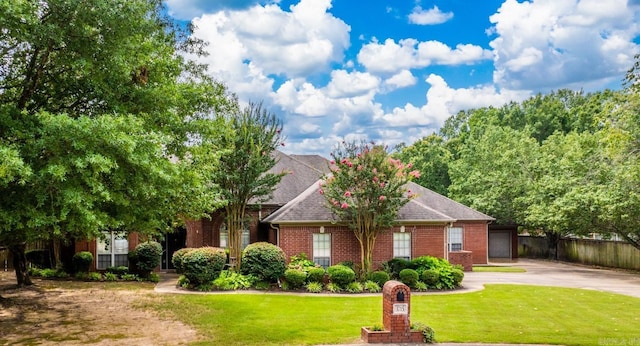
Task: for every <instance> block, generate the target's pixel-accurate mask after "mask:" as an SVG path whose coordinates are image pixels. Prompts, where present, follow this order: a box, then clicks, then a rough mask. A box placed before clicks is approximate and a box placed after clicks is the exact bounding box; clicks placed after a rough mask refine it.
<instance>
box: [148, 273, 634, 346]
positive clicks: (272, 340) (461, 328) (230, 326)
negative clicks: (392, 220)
mask: <svg viewBox="0 0 640 346" xmlns="http://www.w3.org/2000/svg"><path fill="white" fill-rule="evenodd" d="M162 301H163V303H162V304H160V305H158V306H157V308H158V309H161V310H168V311H171V312H173V313H174V314H175V315H176V317H177V318H178V319H179V320H182V321H184V322H186V323H188V324H190V325H192V326H194V327H195V328H196V329H197V330H198V331H199V332H200V333H201V334H202V335H203V336H204V338H205V340H204V341H203V342H202V343H201V344H202V345H208V344H220V345H268V344H271V345H282V344H288V345H303V344H307V345H313V344H322V343H324V344H331V343H352V342H357V341H358V340H359V338H360V327H362V326H372V325H374V324H382V311H381V310H382V300H381V297H380V296H376V297H362V296H357V295H356V296H329V297H324V296H322V297H321V296H317V297H315V296H311V297H310V296H296V295H279V294H214V295H167V296H163V299H162ZM639 312H640V299H637V298H631V297H627V296H622V295H616V294H610V293H603V292H597V291H590V290H579V289H569V288H557V287H542V286H524V285H487V287H486V289H485V290H483V291H479V292H474V293H465V294H449V295H428V294H427V295H413V296H412V297H411V321H412V322H424V323H427V324H428V325H430V326H431V327H433V328H434V329H435V331H436V340H437V341H438V342H482V343H548V344H564V345H602V344H607V343H609V344H610V343H611V342H612V340H615V341H616V342H617V343H618V344H620V342H622V341H625V342H626V343H627V344H629V343H630V342H633V341H635V342H638V341H640V340H639V339H638V338H639V335H638V325H640V313H639Z"/></svg>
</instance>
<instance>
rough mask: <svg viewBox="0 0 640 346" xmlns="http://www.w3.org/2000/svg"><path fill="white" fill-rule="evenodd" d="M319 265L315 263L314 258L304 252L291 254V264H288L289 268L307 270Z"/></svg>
mask: <svg viewBox="0 0 640 346" xmlns="http://www.w3.org/2000/svg"><path fill="white" fill-rule="evenodd" d="M317 266H318V265H317V264H315V263H314V262H313V261H312V260H310V259H309V258H307V254H306V253H304V252H302V253H299V254H297V255H293V256H291V259H290V261H289V265H287V268H288V269H302V270H306V269H308V268H314V267H317Z"/></svg>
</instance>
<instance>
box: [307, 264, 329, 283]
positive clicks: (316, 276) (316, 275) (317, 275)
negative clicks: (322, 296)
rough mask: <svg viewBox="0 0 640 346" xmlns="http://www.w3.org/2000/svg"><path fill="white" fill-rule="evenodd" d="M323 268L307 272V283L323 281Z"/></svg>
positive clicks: (310, 269) (315, 268)
mask: <svg viewBox="0 0 640 346" xmlns="http://www.w3.org/2000/svg"><path fill="white" fill-rule="evenodd" d="M324 274H325V271H324V268H322V267H313V268H309V270H307V281H309V282H320V283H322V282H323V281H324Z"/></svg>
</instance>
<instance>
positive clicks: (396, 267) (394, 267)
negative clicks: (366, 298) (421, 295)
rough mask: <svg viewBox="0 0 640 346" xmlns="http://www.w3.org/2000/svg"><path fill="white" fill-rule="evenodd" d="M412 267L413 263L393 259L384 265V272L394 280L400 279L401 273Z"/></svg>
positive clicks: (402, 259) (401, 259)
mask: <svg viewBox="0 0 640 346" xmlns="http://www.w3.org/2000/svg"><path fill="white" fill-rule="evenodd" d="M410 266H411V262H410V261H407V260H406V259H404V258H392V259H390V260H388V261H387V262H384V263H383V264H382V267H383V268H384V271H386V272H387V273H388V274H389V277H391V278H392V279H398V278H400V272H401V271H402V270H403V269H407V268H409V267H410Z"/></svg>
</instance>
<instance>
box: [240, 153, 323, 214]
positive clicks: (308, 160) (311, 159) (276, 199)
mask: <svg viewBox="0 0 640 346" xmlns="http://www.w3.org/2000/svg"><path fill="white" fill-rule="evenodd" d="M274 156H275V158H276V161H277V163H276V164H275V166H273V167H272V168H271V169H270V170H269V172H270V173H281V172H288V173H289V174H287V175H285V176H283V177H282V180H281V181H280V183H278V185H276V189H275V190H274V191H273V193H272V194H271V196H269V198H268V199H267V200H266V201H264V202H262V204H263V205H275V206H283V205H285V204H287V203H288V202H290V201H291V200H292V199H294V198H296V197H297V196H298V195H300V194H301V193H303V192H304V191H305V190H306V189H307V188H308V187H309V186H311V185H313V184H314V183H315V182H316V181H317V180H318V179H320V178H321V177H322V176H323V175H324V174H325V173H327V172H329V161H328V160H327V159H325V158H323V157H322V156H319V155H287V154H285V153H283V152H281V151H275V152H274ZM252 203H255V201H252Z"/></svg>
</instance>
